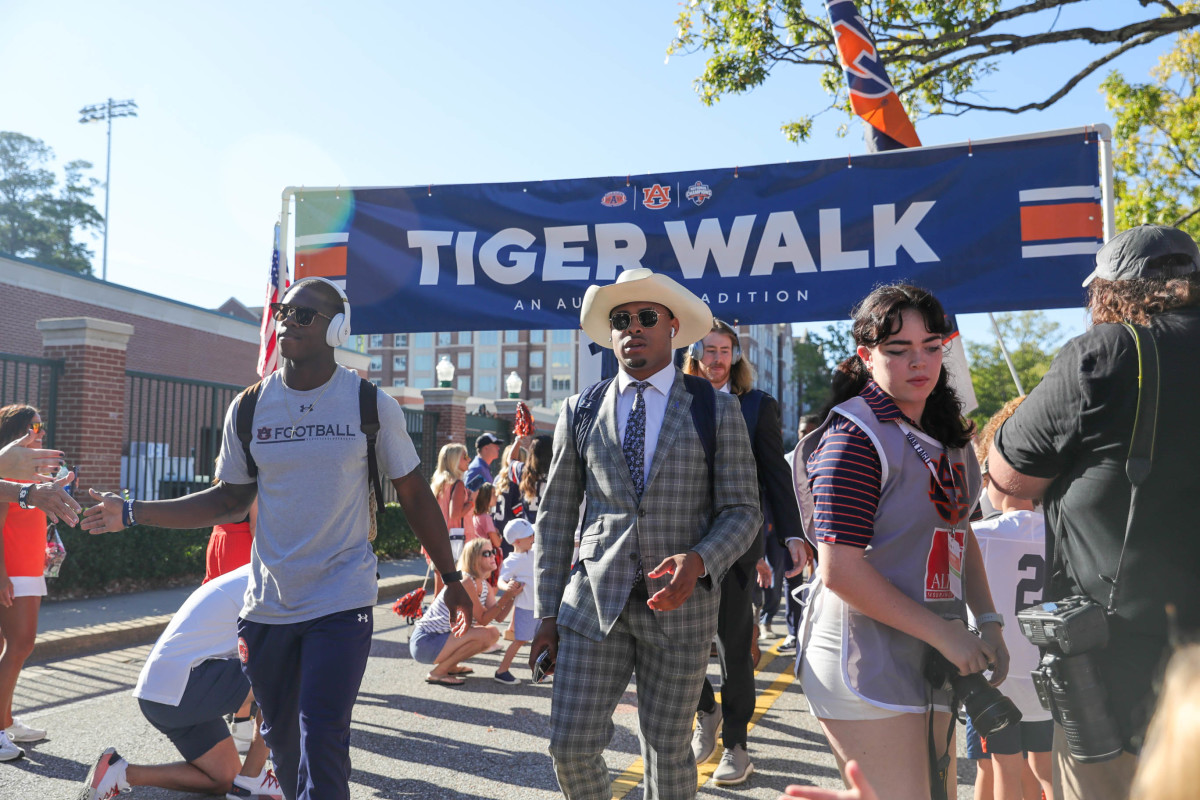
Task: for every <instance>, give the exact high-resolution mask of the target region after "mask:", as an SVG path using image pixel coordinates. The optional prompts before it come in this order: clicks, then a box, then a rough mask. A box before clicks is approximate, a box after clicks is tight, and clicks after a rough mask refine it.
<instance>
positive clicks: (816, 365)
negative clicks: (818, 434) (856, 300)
mask: <svg viewBox="0 0 1200 800" xmlns="http://www.w3.org/2000/svg"><path fill="white" fill-rule="evenodd" d="M792 352H793V355H794V356H795V358H794V360H793V362H792V380H793V381H794V382H795V383H796V385H797V386H798V387H799V390H800V413H801V414H811V413H813V412H814V411H816V410H817V409H818V408H820V407H821V406H822V405H824V403H825V401H826V400H827V399H828V397H829V386H830V381H831V380H832V378H833V371H834V369H836V368H837V365H838V364H839V363H841V362H842V361H843V360H844V359H846V358H848V357H849V356H850V355H851V354H852V353H853V352H854V339H853V337H852V336H851V335H850V323H848V322H841V323H837V324H836V325H829V326H826V328H825V329H824V331H811V330H810V331H808V332H807V334H806V336H805V337H804V338H798V339H796V340H795V341H794V342H793V343H792Z"/></svg>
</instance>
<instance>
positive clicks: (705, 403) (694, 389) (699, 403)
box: [683, 373, 717, 492]
mask: <svg viewBox="0 0 1200 800" xmlns="http://www.w3.org/2000/svg"><path fill="white" fill-rule="evenodd" d="M683 386H684V388H685V389H687V391H688V394H690V395H691V396H692V408H691V412H692V425H694V426H695V428H696V433H697V434H698V435H699V436H700V446H701V447H703V448H704V460H705V461H706V462H707V463H708V486H709V491H710V492H711V491H713V490H714V489H715V488H716V483H715V482H714V480H713V469H714V464H715V463H716V460H717V390H716V389H714V388H713V385H712V384H711V383H709V382H708V381H707V380H705V379H704V378H698V377H696V376H695V375H688V374H687V373H684V376H683Z"/></svg>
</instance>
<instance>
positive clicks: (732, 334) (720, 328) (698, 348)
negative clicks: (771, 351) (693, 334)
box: [688, 318, 742, 367]
mask: <svg viewBox="0 0 1200 800" xmlns="http://www.w3.org/2000/svg"><path fill="white" fill-rule="evenodd" d="M709 333H723V334H725V335H726V336H728V337H729V338H730V339H732V340H733V353H732V357H731V358H730V359H729V366H731V367H732V366H733V365H734V364H736V363H738V362H739V361H741V360H742V340H741V338H740V337H739V336H738V334H737V331H735V330H734V329H733V327H732V326H731V325H729V324H728V323H726V322H723V321H721V320H719V319H715V318H714V319H713V329H712V330H711V331H709ZM688 355H689V356H691V359H692V361H695V362H696V363H697V364H699V363H700V362H701V361H703V360H704V340H703V339H697V340H696V341H695V342H693V343H692V346H691V348H690V349H689V350H688Z"/></svg>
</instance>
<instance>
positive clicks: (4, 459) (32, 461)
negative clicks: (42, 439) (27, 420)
mask: <svg viewBox="0 0 1200 800" xmlns="http://www.w3.org/2000/svg"><path fill="white" fill-rule="evenodd" d="M36 438H37V435H36V434H35V433H34V432H33V431H32V430H30V431H28V432H27V433H26V434H25V435H24V436H22V437H21V438H20V439H16V440H15V441H12V442H9V443H8V444H6V445H5V446H4V447H3V448H0V475H3V476H4V477H5V478H8V479H9V480H12V481H22V482H25V481H44V480H45V479H46V478H47V477H48V476H50V475H54V474H56V473H57V472H58V470H59V467H61V466H63V464H64V463H65V456H64V455H63V452H62V451H61V450H41V449H38V448H35V447H34V446H33V443H34V441H35V440H36Z"/></svg>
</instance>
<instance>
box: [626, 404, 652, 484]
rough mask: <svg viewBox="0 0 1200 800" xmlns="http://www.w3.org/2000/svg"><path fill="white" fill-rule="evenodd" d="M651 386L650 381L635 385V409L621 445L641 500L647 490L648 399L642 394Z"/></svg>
mask: <svg viewBox="0 0 1200 800" xmlns="http://www.w3.org/2000/svg"><path fill="white" fill-rule="evenodd" d="M649 385H650V382H649V381H634V383H633V387H634V388H635V389H637V396H636V397H634V398H633V408H631V409H630V410H629V419H628V420H627V421H626V422H625V441H624V442H622V443H621V452H622V453H624V454H625V463H626V464H628V465H629V477H631V478H633V488H634V489H635V490H636V491H637V496H638V499H639V500H641V499H642V492H643V491H645V489H646V475H645V467H646V398H645V397H643V396H642V392H643V391H645V389H646V387H647V386H649Z"/></svg>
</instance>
